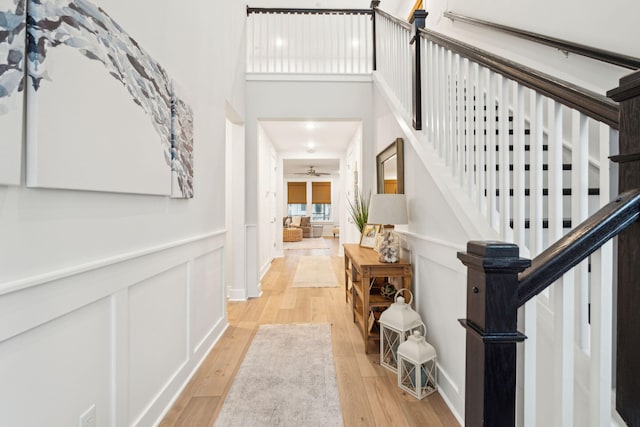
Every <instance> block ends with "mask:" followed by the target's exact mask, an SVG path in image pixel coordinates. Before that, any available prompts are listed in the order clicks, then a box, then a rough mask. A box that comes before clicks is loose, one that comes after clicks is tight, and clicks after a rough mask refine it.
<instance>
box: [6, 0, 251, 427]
mask: <svg viewBox="0 0 640 427" xmlns="http://www.w3.org/2000/svg"><path fill="white" fill-rule="evenodd" d="M98 3H99V4H100V5H101V6H102V7H103V8H104V9H105V10H106V11H107V12H108V13H109V14H110V15H111V16H112V17H113V18H114V19H115V20H116V21H117V22H118V23H120V24H121V25H122V27H123V28H125V29H126V30H127V31H128V32H130V34H131V35H132V36H133V37H134V38H135V39H136V40H137V41H138V42H139V43H140V45H141V46H143V47H144V48H145V49H146V50H147V51H148V52H149V53H150V54H151V55H152V56H153V57H154V58H155V59H156V60H157V61H158V62H159V63H160V64H162V65H163V66H164V67H165V68H166V70H167V72H168V73H169V75H171V76H172V77H174V78H175V79H176V80H177V81H178V82H180V84H181V85H182V86H183V87H184V88H185V89H186V90H187V91H188V92H189V93H190V95H191V99H192V100H193V105H192V107H193V109H194V113H195V147H194V161H195V166H194V170H195V178H194V187H195V197H194V198H193V199H191V200H173V199H169V198H167V197H157V196H139V195H126V194H109V193H93V192H85V191H61V190H42V189H27V188H26V187H25V186H24V184H23V185H20V186H16V187H0V325H1V326H0V377H1V378H2V381H1V384H0V425H20V426H41V425H48V426H69V425H77V424H78V419H79V418H78V417H79V416H80V414H81V413H83V412H84V411H85V410H86V409H88V408H89V406H90V405H92V404H95V405H96V413H97V417H98V425H129V424H137V425H151V424H153V423H154V422H156V421H157V420H158V419H159V417H161V415H162V413H163V412H164V411H165V410H166V409H168V407H169V405H170V403H171V400H172V399H173V398H174V397H175V396H177V393H178V392H179V390H180V388H181V387H182V386H183V385H184V384H185V382H186V381H187V379H188V377H189V375H190V374H191V372H192V371H193V370H194V369H195V368H196V367H197V365H198V363H199V362H200V361H201V360H202V358H203V357H204V356H205V354H206V352H207V350H208V349H209V348H210V347H211V346H212V345H213V343H214V342H215V341H216V339H217V338H218V337H219V335H220V334H221V333H222V331H223V330H224V328H225V326H226V319H225V310H224V289H223V288H224V286H223V272H224V267H223V259H224V257H225V247H224V242H225V217H224V209H221V207H224V192H223V191H222V190H221V187H220V185H221V184H224V182H225V176H224V170H225V168H224V166H225V164H224V159H225V156H224V150H225V148H224V141H225V124H224V118H225V112H224V106H225V100H228V101H229V102H230V103H232V104H233V105H234V108H235V109H236V111H238V112H240V113H241V114H242V113H243V111H244V103H243V102H244V93H243V90H242V84H243V75H242V74H239V72H242V71H243V70H244V65H242V64H243V61H244V55H243V53H242V52H243V51H242V49H241V48H239V47H242V46H243V44H242V43H243V41H242V35H243V31H244V28H243V26H242V25H238V23H242V22H244V14H245V11H244V5H243V4H236V3H235V2H214V3H212V2H208V1H204V0H197V1H191V2H166V7H159V6H158V4H157V2H155V1H152V0H141V1H138V2H136V4H135V6H133V5H132V4H131V2H125V1H116V0H110V1H107V0H104V1H98ZM212 17H215V19H214V21H216V22H220V23H222V24H225V23H229V25H226V26H225V25H212ZM231 23H233V25H231ZM161 27H164V28H165V30H166V32H167V34H170V36H167V37H160V38H159V37H157V34H158V30H159V28H161ZM165 30H162V31H165ZM221 40H224V41H225V42H224V43H220V41H221ZM220 58H224V60H221V59H220ZM239 64H240V65H239ZM111 107H112V108H113V109H117V108H118V106H117V105H113V106H111ZM87 114H91V112H87ZM108 119H109V118H108V117H106V118H105V120H108ZM78 120H82V117H78ZM131 143H132V144H134V143H135V141H131ZM78 161H81V159H78ZM115 173H117V171H114V174H115ZM140 173H141V174H144V165H141V168H140ZM78 179H82V177H78ZM23 183H24V179H23ZM158 355H162V357H158ZM52 397H55V398H54V399H52ZM34 408H36V409H37V410H34Z"/></svg>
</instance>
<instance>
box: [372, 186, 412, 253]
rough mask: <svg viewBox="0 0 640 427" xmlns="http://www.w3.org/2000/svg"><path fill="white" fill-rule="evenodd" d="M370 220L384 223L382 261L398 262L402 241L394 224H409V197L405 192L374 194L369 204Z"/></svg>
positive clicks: (380, 248)
mask: <svg viewBox="0 0 640 427" xmlns="http://www.w3.org/2000/svg"><path fill="white" fill-rule="evenodd" d="M369 221H370V222H371V223H375V224H382V228H383V229H382V230H381V231H380V233H382V234H383V236H384V238H383V240H382V243H380V245H379V247H377V249H378V252H379V253H380V257H379V260H380V262H398V260H399V259H400V243H399V239H398V236H397V235H395V234H394V233H393V228H394V225H396V224H407V223H408V222H409V220H408V215H407V198H406V196H405V195H404V194H374V195H373V196H371V203H370V204H369Z"/></svg>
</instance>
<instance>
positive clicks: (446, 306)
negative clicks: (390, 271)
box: [401, 232, 466, 423]
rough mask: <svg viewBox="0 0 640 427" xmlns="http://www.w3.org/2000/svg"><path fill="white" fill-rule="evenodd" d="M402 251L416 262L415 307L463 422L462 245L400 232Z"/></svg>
mask: <svg viewBox="0 0 640 427" xmlns="http://www.w3.org/2000/svg"><path fill="white" fill-rule="evenodd" d="M401 235H402V247H403V250H404V251H406V252H407V253H409V254H410V257H411V262H412V264H413V274H414V278H413V289H414V292H413V293H414V297H415V304H414V305H415V309H416V310H417V311H418V313H419V314H420V316H421V317H422V320H423V321H424V323H425V325H426V327H427V337H426V338H427V341H428V342H429V343H430V344H431V345H433V346H434V347H435V349H436V352H437V357H438V371H439V374H438V375H439V376H438V385H439V391H440V394H441V395H442V396H443V398H444V400H445V401H446V402H447V405H448V406H449V408H450V409H451V411H452V412H453V414H454V415H455V416H456V418H457V419H458V421H460V422H461V423H462V420H463V419H464V387H465V330H464V328H462V326H460V324H459V322H458V319H460V318H464V317H465V315H466V303H465V302H466V269H465V267H464V265H462V263H461V262H460V261H459V260H458V259H457V253H458V252H459V251H461V250H464V249H463V246H461V245H458V244H455V243H452V242H444V241H441V240H438V239H432V238H428V237H424V236H421V235H418V234H415V233H411V232H401Z"/></svg>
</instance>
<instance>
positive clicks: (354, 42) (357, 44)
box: [351, 39, 360, 47]
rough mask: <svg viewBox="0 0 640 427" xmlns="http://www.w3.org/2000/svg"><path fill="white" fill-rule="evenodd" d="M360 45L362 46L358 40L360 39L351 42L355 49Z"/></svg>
mask: <svg viewBox="0 0 640 427" xmlns="http://www.w3.org/2000/svg"><path fill="white" fill-rule="evenodd" d="M359 45H360V40H358V39H353V40H352V41H351V46H353V47H358V46H359Z"/></svg>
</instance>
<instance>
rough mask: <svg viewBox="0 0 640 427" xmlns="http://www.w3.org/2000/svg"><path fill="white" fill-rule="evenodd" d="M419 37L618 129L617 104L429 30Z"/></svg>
mask: <svg viewBox="0 0 640 427" xmlns="http://www.w3.org/2000/svg"><path fill="white" fill-rule="evenodd" d="M420 35H421V36H422V37H425V38H427V39H429V40H431V41H433V42H434V43H436V44H439V45H441V46H443V47H446V48H448V49H450V50H452V51H453V52H455V53H458V54H459V55H461V56H464V57H466V58H468V59H470V60H473V61H475V62H477V63H479V64H480V65H482V66H484V67H487V68H489V69H490V70H493V71H495V72H497V73H500V74H502V75H504V76H506V77H508V78H510V79H512V80H515V81H517V82H518V83H520V84H522V85H524V86H527V87H529V88H531V89H534V90H536V91H537V92H539V93H541V94H543V95H545V96H547V97H549V98H552V99H555V100H556V101H558V102H560V103H562V104H564V105H567V106H569V107H571V108H573V109H575V110H578V111H580V112H582V113H584V114H586V115H587V116H589V117H591V118H593V119H595V120H598V121H600V122H603V123H606V124H608V125H609V126H611V127H612V128H614V129H618V128H619V119H618V113H619V107H618V104H617V103H615V102H613V101H611V100H610V99H609V98H607V97H605V96H604V95H600V94H598V93H595V92H593V91H590V90H587V89H584V88H581V87H579V86H576V85H574V84H572V83H569V82H567V81H564V80H561V79H557V78H555V77H552V76H550V75H548V74H545V73H542V72H539V71H537V70H534V69H532V68H529V67H526V66H524V65H522V64H518V63H516V62H513V61H510V60H508V59H506V58H503V57H501V56H498V55H495V54H493V53H491V52H488V51H486V50H483V49H479V48H477V47H474V46H472V45H469V44H466V43H463V42H461V41H459V40H456V39H453V38H451V37H449V36H445V35H444V34H441V33H437V32H435V31H432V30H427V29H424V28H421V29H420Z"/></svg>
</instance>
